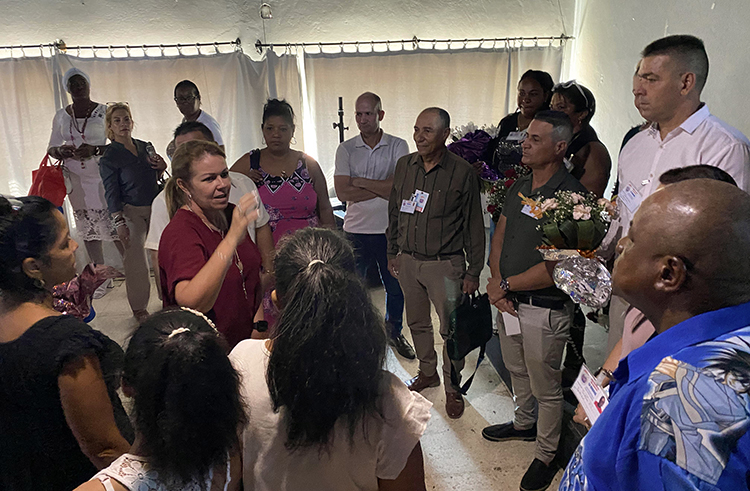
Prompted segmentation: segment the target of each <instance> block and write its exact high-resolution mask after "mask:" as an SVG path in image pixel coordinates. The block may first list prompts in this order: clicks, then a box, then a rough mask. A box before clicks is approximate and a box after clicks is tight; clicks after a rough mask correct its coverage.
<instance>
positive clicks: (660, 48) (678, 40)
mask: <svg viewBox="0 0 750 491" xmlns="http://www.w3.org/2000/svg"><path fill="white" fill-rule="evenodd" d="M658 55H665V56H669V57H670V58H672V59H673V60H675V62H676V63H677V65H678V66H679V69H680V71H683V73H685V72H691V73H694V74H695V88H696V89H697V90H698V94H700V93H701V91H702V90H703V87H704V86H705V85H706V80H707V79H708V54H706V47H705V45H704V44H703V41H702V40H701V39H699V38H697V37H695V36H690V35H687V34H678V35H674V36H667V37H665V38H661V39H657V40H656V41H654V42H653V43H651V44H649V45H648V46H646V47H645V48H643V51H642V52H641V57H642V58H646V57H649V56H658Z"/></svg>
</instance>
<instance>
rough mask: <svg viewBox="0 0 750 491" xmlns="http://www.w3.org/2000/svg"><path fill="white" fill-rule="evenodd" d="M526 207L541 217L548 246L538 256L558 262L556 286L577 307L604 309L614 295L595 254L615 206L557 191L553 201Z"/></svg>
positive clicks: (604, 269) (555, 276)
mask: <svg viewBox="0 0 750 491" xmlns="http://www.w3.org/2000/svg"><path fill="white" fill-rule="evenodd" d="M524 199H525V200H528V201H533V200H529V199H528V198H524ZM526 204H529V206H531V208H532V209H535V208H536V209H537V210H538V213H539V214H540V220H541V222H542V223H541V224H540V225H539V227H538V228H539V230H540V231H541V232H542V236H543V238H542V240H543V242H544V244H545V245H544V246H542V247H540V248H539V252H540V253H541V254H542V256H543V257H544V259H545V260H546V261H558V264H557V265H556V266H555V270H554V273H553V278H554V280H555V286H557V287H558V288H559V289H561V290H562V291H564V292H565V293H567V294H568V295H570V297H571V298H572V299H573V301H574V302H576V303H580V304H583V305H587V306H589V307H593V308H598V307H602V306H603V305H605V304H606V303H607V300H609V297H610V295H611V294H612V278H611V276H610V274H609V271H607V269H606V268H605V267H604V265H603V264H602V263H601V262H600V261H599V260H598V259H597V258H596V256H595V252H596V249H597V248H598V247H599V246H600V245H601V243H602V240H603V239H604V236H605V235H606V234H607V231H608V230H609V226H610V224H611V222H612V219H613V218H614V217H615V216H616V209H615V206H614V204H612V202H610V201H609V200H606V199H603V198H601V199H597V198H596V196H595V195H594V194H592V193H575V192H572V191H558V192H557V193H555V196H554V197H552V198H548V199H545V200H542V201H541V202H539V203H537V202H533V203H526Z"/></svg>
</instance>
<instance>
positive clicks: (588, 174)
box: [550, 80, 612, 197]
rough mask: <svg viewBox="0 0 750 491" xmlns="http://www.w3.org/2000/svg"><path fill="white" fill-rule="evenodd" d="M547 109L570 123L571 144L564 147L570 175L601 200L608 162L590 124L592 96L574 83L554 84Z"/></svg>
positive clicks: (593, 106) (593, 101)
mask: <svg viewBox="0 0 750 491" xmlns="http://www.w3.org/2000/svg"><path fill="white" fill-rule="evenodd" d="M550 107H551V108H552V109H553V110H555V111H561V112H564V113H565V114H567V115H568V117H570V121H571V122H572V123H573V140H571V142H570V144H569V145H568V156H567V157H568V161H569V163H570V164H571V165H572V168H570V173H571V174H573V176H574V177H576V178H577V179H578V180H579V181H581V184H583V185H584V186H586V189H588V190H589V191H591V192H592V193H594V194H596V195H597V196H599V197H602V196H603V195H604V190H605V189H606V188H607V182H608V181H609V173H610V171H611V169H612V160H611V159H610V158H609V152H608V151H607V148H606V147H605V146H604V144H603V143H602V142H601V141H599V137H598V136H597V135H596V131H594V128H592V127H591V124H590V122H591V118H592V117H593V116H594V112H595V111H596V100H595V99H594V94H592V93H591V91H590V90H589V89H587V88H586V87H584V86H583V85H581V84H579V83H578V82H576V81H575V80H571V81H570V82H565V83H563V84H557V85H555V88H554V89H553V90H552V102H551V104H550ZM566 165H567V163H566Z"/></svg>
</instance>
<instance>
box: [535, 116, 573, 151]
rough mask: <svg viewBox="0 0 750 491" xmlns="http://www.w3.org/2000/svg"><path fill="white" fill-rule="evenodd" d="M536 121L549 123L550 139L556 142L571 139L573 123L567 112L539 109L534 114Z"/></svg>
mask: <svg viewBox="0 0 750 491" xmlns="http://www.w3.org/2000/svg"><path fill="white" fill-rule="evenodd" d="M534 119H536V120H537V121H542V122H544V123H549V124H551V125H552V134H551V135H552V140H553V141H554V142H555V143H557V142H559V141H563V140H564V141H565V143H570V140H572V139H573V123H571V122H570V118H569V117H568V115H567V114H565V113H564V112H561V111H539V112H538V113H536V116H534Z"/></svg>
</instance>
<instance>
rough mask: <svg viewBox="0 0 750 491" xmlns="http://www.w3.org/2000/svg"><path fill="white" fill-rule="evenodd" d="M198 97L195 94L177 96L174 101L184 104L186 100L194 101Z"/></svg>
mask: <svg viewBox="0 0 750 491" xmlns="http://www.w3.org/2000/svg"><path fill="white" fill-rule="evenodd" d="M195 99H196V97H195V96H194V95H191V96H190V97H175V98H174V101H175V102H176V103H177V104H183V103H185V102H193V101H194V100H195Z"/></svg>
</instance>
